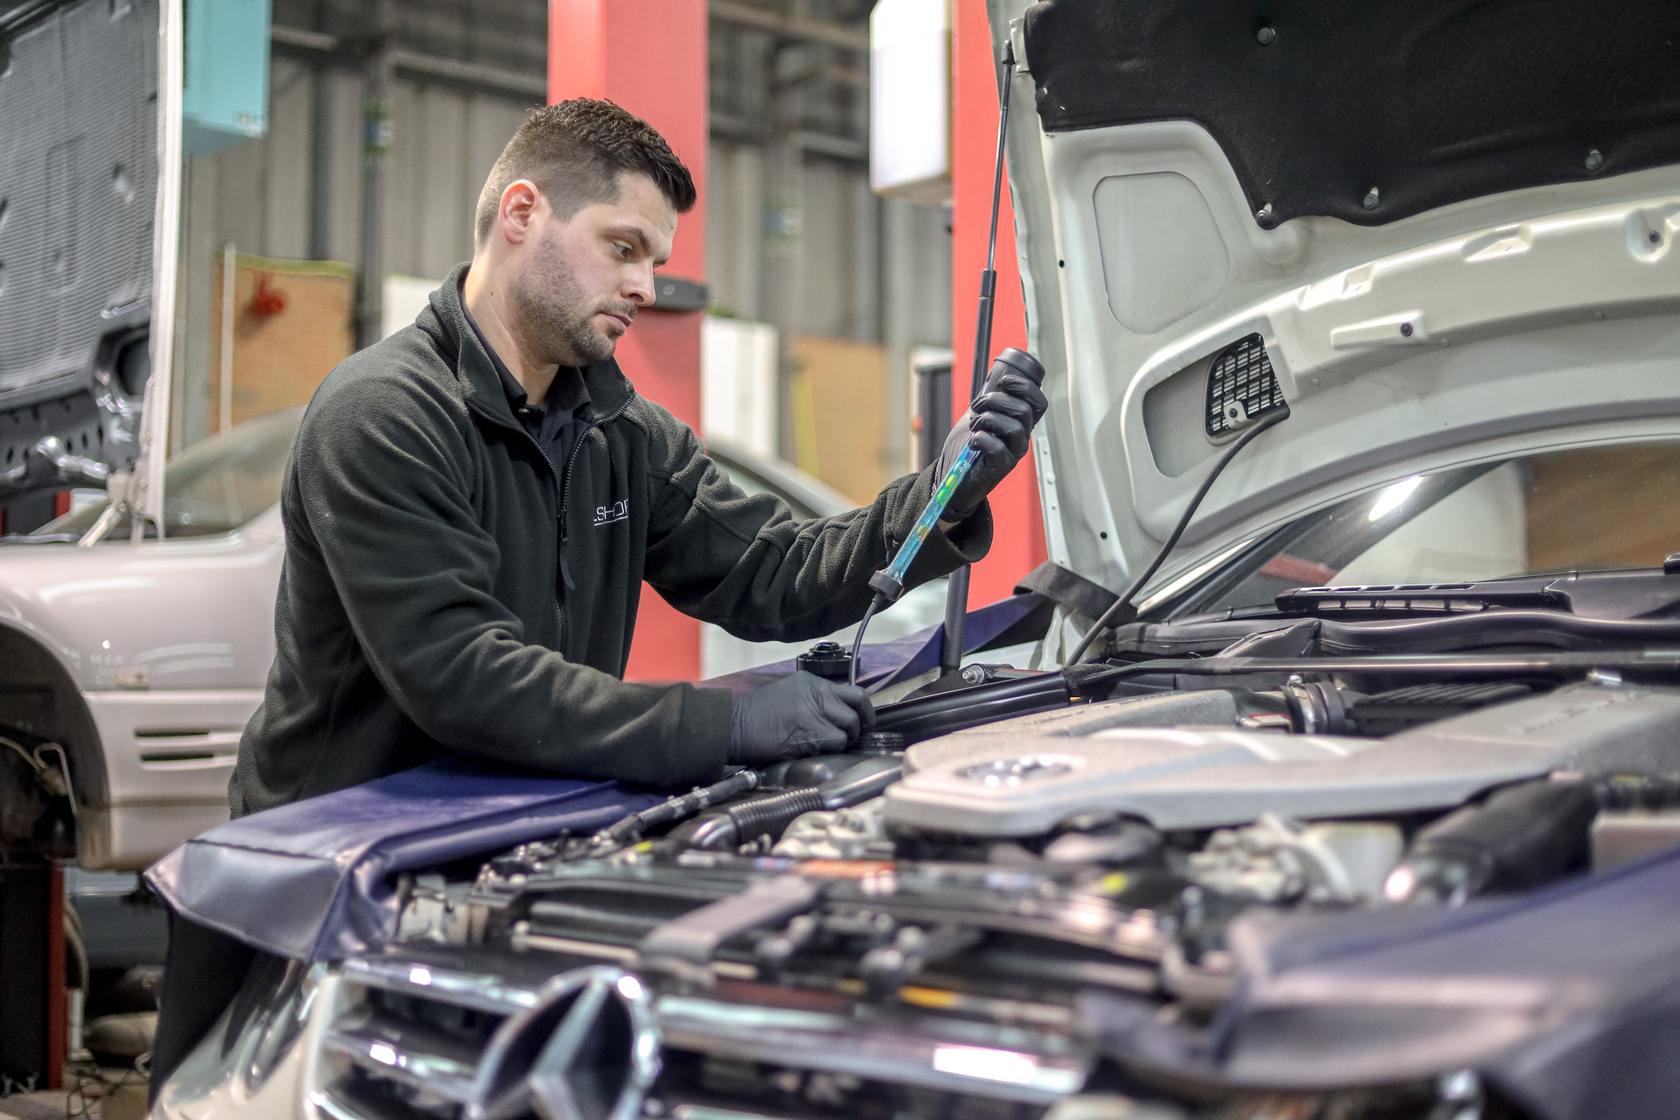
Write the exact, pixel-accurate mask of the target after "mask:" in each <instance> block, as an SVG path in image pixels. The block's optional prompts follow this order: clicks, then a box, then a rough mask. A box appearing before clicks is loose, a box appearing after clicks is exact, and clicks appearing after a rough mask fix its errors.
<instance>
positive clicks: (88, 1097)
mask: <svg viewBox="0 0 1680 1120" xmlns="http://www.w3.org/2000/svg"><path fill="white" fill-rule="evenodd" d="M64 1081H65V1084H66V1086H68V1087H67V1088H65V1089H49V1090H46V1091H43V1092H39V1093H14V1094H12V1095H11V1096H9V1097H0V1120H68V1118H72V1117H89V1118H93V1120H140V1118H141V1117H144V1116H145V1114H146V1080H145V1078H143V1077H141V1076H140V1075H139V1074H137V1073H135V1072H134V1071H133V1070H132V1069H130V1070H122V1069H100V1068H98V1067H96V1066H92V1065H86V1066H82V1065H77V1066H72V1067H69V1068H67V1069H66V1070H65V1071H64Z"/></svg>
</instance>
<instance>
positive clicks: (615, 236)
mask: <svg viewBox="0 0 1680 1120" xmlns="http://www.w3.org/2000/svg"><path fill="white" fill-rule="evenodd" d="M694 201H695V191H694V184H693V181H692V180H691V178H690V177H689V173H688V170H687V169H686V168H685V167H683V165H682V163H681V162H680V161H679V160H678V159H677V158H676V156H675V155H674V154H673V153H672V152H671V149H670V148H669V147H668V146H667V145H666V143H665V142H664V140H662V139H661V138H660V137H659V135H658V133H656V132H655V131H654V130H653V129H652V128H650V127H649V126H648V125H647V124H646V123H644V122H643V121H641V120H638V119H637V118H635V117H633V116H631V115H630V114H629V113H626V112H625V111H624V110H622V109H620V108H618V107H617V106H615V105H612V104H610V103H608V102H604V101H588V100H578V101H569V102H565V103H562V104H559V105H553V106H550V107H548V108H546V109H542V110H539V111H537V112H536V113H534V114H532V116H531V118H530V120H528V121H527V122H526V123H525V125H524V126H522V127H521V128H520V130H519V132H518V133H517V134H516V135H515V136H514V138H513V139H512V140H511V141H510V142H509V143H508V145H507V148H506V149H505V150H504V151H503V152H502V155H501V158H500V159H498V160H497V161H496V165H495V167H494V168H493V169H492V170H491V172H490V177H489V180H488V181H487V182H486V183H485V186H484V190H483V193H482V194H481V195H480V198H479V205H478V213H477V225H476V229H475V247H474V254H473V259H472V261H471V263H470V264H469V265H465V266H461V267H458V268H456V269H455V271H454V272H453V273H452V274H451V275H450V277H449V278H448V279H447V280H446V281H445V282H444V284H443V286H442V287H440V288H439V289H438V290H437V291H436V292H434V293H432V297H431V302H430V306H429V307H428V308H427V309H426V310H425V311H423V312H422V313H421V314H420V317H419V318H418V319H417V320H416V321H415V323H414V325H413V326H411V327H408V328H406V329H404V330H401V331H399V332H397V333H396V334H394V335H392V336H391V337H390V338H388V339H386V340H384V341H383V342H381V343H379V344H377V345H375V346H372V347H369V348H368V349H366V350H363V351H362V352H361V353H359V354H356V355H355V356H353V357H351V358H349V359H347V360H346V361H344V362H343V363H341V364H340V365H339V366H338V368H336V369H334V370H333V371H332V373H331V374H329V375H328V376H327V378H326V380H325V381H324V382H322V384H321V387H320V389H319V390H317V391H316V393H315V397H314V399H313V400H312V401H311V403H310V406H309V409H308V411H307V412H306V413H305V415H304V420H303V424H302V426H301V428H300V429H299V431H298V436H297V442H296V444H295V445H294V447H293V451H292V457H291V461H290V463H289V464H288V466H287V471H286V478H285V483H284V488H283V491H282V498H281V505H282V511H283V513H284V516H285V524H286V558H285V566H284V569H283V571H282V574H281V579H280V591H279V600H278V602H277V604H276V609H275V659H274V666H273V668H272V670H271V671H270V673H269V678H268V688H267V693H266V695H265V697H264V700H263V704H262V707H261V708H260V709H259V710H258V712H257V714H256V715H255V716H254V717H253V718H252V720H251V722H250V724H249V726H248V727H247V728H246V729H245V735H244V738H243V740H242V741H241V743H240V749H239V762H238V765H237V768H236V769H235V771H234V775H233V778H232V780H231V781H230V782H229V788H228V797H229V803H230V807H231V809H232V812H233V814H234V815H235V816H241V815H244V814H246V813H252V812H256V811H258V810H261V809H266V808H270V807H272V806H276V805H282V804H285V803H287V802H290V801H295V800H298V799H300V798H305V797H313V796H315V795H317V794H322V793H326V792H329V791H332V790H337V789H343V788H345V787H347V786H351V785H355V784H358V783H360V782H365V781H368V780H370V779H373V778H377V777H380V776H382V775H386V774H390V773H394V772H396V771H399V770H404V769H408V768H410V767H413V766H417V765H419V764H420V763H423V762H425V761H427V760H429V759H431V758H435V757H437V756H439V755H443V754H448V753H454V754H462V755H472V756H477V757H480V758H487V759H491V760H499V761H504V762H511V763H517V764H520V765H524V766H530V767H536V768H540V769H544V770H550V771H554V772H558V773H562V774H567V775H573V776H576V777H580V778H619V779H625V780H630V781H635V782H641V783H646V784H650V785H656V786H667V787H687V786H691V785H695V784H698V783H704V782H710V781H713V780H715V779H717V778H718V777H719V776H720V775H721V772H722V771H723V769H724V767H725V765H727V764H729V763H745V764H763V763H767V762H771V761H774V760H776V759H780V758H789V757H795V756H798V755H803V754H810V753H813V752H816V751H819V750H840V749H842V748H843V747H844V746H845V744H846V743H847V742H849V741H851V740H852V739H854V738H855V737H856V735H857V733H858V731H859V729H860V727H861V726H863V725H864V724H866V723H867V722H868V721H869V720H870V719H871V718H872V712H871V709H870V707H869V701H868V698H867V697H866V696H865V695H864V693H863V691H862V690H861V689H857V688H850V687H846V686H843V685H836V684H832V683H830V682H828V681H824V680H821V679H819V678H817V677H814V676H812V675H810V674H808V673H797V674H793V675H792V676H790V677H787V678H785V679H784V680H782V681H779V682H777V683H776V684H772V685H769V686H767V687H765V688H762V689H760V690H758V691H757V692H754V693H752V694H751V695H749V696H746V697H744V698H742V699H740V700H733V701H732V700H731V697H730V694H729V693H728V692H725V691H722V690H716V689H705V688H698V687H696V686H694V685H692V684H668V685H653V684H632V683H628V682H626V681H624V680H623V679H622V676H623V673H624V667H625V663H626V661H627V659H628V656H629V651H630V638H631V632H632V630H633V629H634V626H635V618H636V605H637V598H638V595H639V593H640V589H641V585H642V582H643V581H644V580H645V581H646V582H648V583H649V584H651V585H652V586H653V587H654V588H655V589H656V590H658V592H659V593H660V594H661V595H663V596H664V597H665V599H666V600H667V601H669V602H670V603H672V604H673V605H674V606H676V607H677V608H678V609H679V610H682V611H684V612H685V613H687V614H690V615H692V616H694V617H696V618H700V619H704V620H706V621H710V622H716V623H718V624H720V625H722V626H723V627H724V628H726V629H727V630H729V631H730V632H731V633H733V634H736V635H738V636H740V637H744V638H749V639H753V640H799V639H804V638H813V637H818V636H820V635H822V634H826V633H829V632H830V631H832V630H835V629H837V628H838V627H841V626H844V625H846V624H848V623H851V622H855V621H857V620H858V619H859V618H860V617H862V615H863V612H864V610H865V609H866V607H867V606H868V603H869V600H870V597H871V593H870V591H869V588H868V586H867V584H868V579H869V577H870V575H871V574H872V573H873V572H874V571H875V570H876V569H877V568H880V567H882V566H883V565H885V564H886V562H887V561H888V559H889V558H890V557H891V555H892V554H893V553H894V552H895V551H896V549H897V547H898V545H899V543H900V542H901V541H903V540H904V538H905V536H906V535H907V534H909V532H910V530H911V527H912V526H913V525H914V523H915V520H916V518H917V516H918V515H919V514H920V512H921V510H922V509H923V507H924V506H925V505H926V503H927V500H928V497H929V495H930V494H931V493H932V489H933V486H934V484H935V483H936V482H937V480H938V478H940V477H942V476H943V474H944V472H945V469H946V468H947V467H948V465H949V463H950V461H951V460H952V459H954V458H955V456H956V455H957V454H958V453H960V452H961V450H962V448H963V447H964V446H965V445H966V444H967V443H968V442H969V441H970V440H971V439H972V440H974V441H975V442H976V444H977V445H978V447H979V448H980V451H981V456H980V458H979V460H978V461H977V462H976V464H975V466H974V467H973V468H971V470H970V473H969V475H968V477H967V479H966V480H965V482H964V484H963V485H962V487H960V488H959V489H958V491H957V492H956V494H955V495H953V497H952V500H951V502H950V504H949V505H948V506H947V517H948V520H947V521H944V522H941V531H940V532H936V533H933V534H931V535H930V536H929V537H928V539H927V542H926V544H925V545H924V546H923V548H922V551H921V554H920V556H919V557H918V558H917V561H916V563H915V564H914V565H913V566H912V568H911V570H910V573H909V578H908V580H907V581H906V582H907V584H909V585H914V584H916V583H921V582H924V581H926V580H928V579H930V578H932V577H934V576H937V575H940V574H943V573H945V572H948V571H950V570H952V569H954V568H956V567H957V566H959V565H961V564H964V563H968V562H972V561H974V560H978V559H979V558H980V557H981V556H983V555H984V554H985V552H986V549H987V548H988V546H989V545H990V542H991V518H990V513H989V511H988V510H987V507H986V504H985V496H986V494H987V493H988V492H989V491H990V490H991V489H992V487H994V486H995V485H996V484H997V483H998V482H999V481H1000V480H1001V479H1002V478H1003V477H1004V476H1005V475H1006V474H1007V473H1008V472H1009V471H1010V469H1012V468H1013V467H1014V465H1015V464H1016V462H1018V461H1019V459H1020V458H1021V456H1022V455H1023V454H1025V453H1026V449H1027V441H1028V435H1029V433H1030V432H1031V429H1032V426H1033V424H1035V423H1036V422H1037V420H1038V418H1039V416H1040V415H1042V413H1043V411H1044V407H1045V401H1044V397H1043V395H1042V394H1041V393H1040V392H1039V391H1038V389H1037V387H1036V386H1034V385H1033V383H1032V382H1031V381H1030V380H1028V379H1026V378H1024V377H1020V376H1016V375H1009V376H1006V377H1004V378H1002V380H1001V382H1000V383H999V384H998V385H997V386H996V391H994V392H991V393H989V394H987V395H986V396H985V397H983V398H982V399H981V400H980V401H979V402H977V404H976V405H975V407H974V408H973V409H972V410H971V411H970V413H969V414H968V415H967V416H965V417H964V418H963V420H962V422H960V423H959V424H958V425H957V426H956V428H955V430H954V431H953V433H952V436H951V439H950V441H949V442H948V443H947V445H946V448H945V455H944V460H945V461H944V463H942V464H940V465H937V466H936V467H934V468H930V469H928V470H925V471H923V472H921V473H920V474H917V475H909V476H906V477H904V478H901V479H898V480H897V481H895V482H893V483H891V484H890V485H889V486H888V487H887V488H886V489H885V490H883V491H882V493H881V495H880V497H878V498H877V499H876V500H875V502H874V503H873V504H872V505H870V506H868V507H867V508H863V509H857V510H853V511H851V512H848V513H844V514H840V515H838V516H836V517H831V518H827V519H824V520H816V521H806V522H799V521H795V520H793V518H792V517H791V515H790V513H789V511H788V508H787V506H786V504H785V503H783V502H781V501H780V500H778V499H776V498H773V497H770V496H768V495H759V496H756V497H748V496H747V495H746V494H744V493H742V492H741V491H740V490H739V489H737V488H736V487H735V486H733V485H731V484H730V482H729V480H728V479H727V478H726V477H725V476H724V474H723V473H722V472H721V471H720V470H719V469H718V468H717V467H716V466H715V465H714V464H713V463H712V462H711V460H710V459H708V458H707V457H706V454H705V449H704V448H703V447H702V446H701V444H700V441H699V439H697V438H696V437H695V434H694V433H693V432H692V431H691V430H689V428H688V427H687V426H686V425H684V424H682V423H681V422H680V421H678V420H677V419H675V418H674V417H673V416H672V415H671V414H670V413H669V412H667V411H666V410H665V409H663V408H661V407H660V406H658V405H657V404H654V403H653V402H651V401H648V400H646V399H645V398H642V397H640V396H638V395H637V393H636V391H635V387H634V386H633V385H631V384H630V382H629V381H628V380H627V379H626V378H625V377H624V375H623V374H622V373H621V372H620V371H619V368H618V365H617V363H615V362H614V361H613V360H612V356H613V351H614V349H615V347H616V345H617V343H618V340H619V339H620V338H622V337H623V336H624V334H625V332H626V331H628V330H630V328H631V324H632V323H633V322H634V321H635V319H636V316H637V314H638V313H639V312H640V311H641V310H642V309H643V308H645V307H647V306H649V305H650V304H652V303H653V300H654V288H653V270H654V268H655V267H657V266H658V265H659V264H661V263H663V262H664V261H665V260H666V259H667V258H668V257H669V256H670V252H671V244H672V239H673V238H674V237H675V235H676V230H677V218H678V215H679V214H682V213H685V212H687V211H688V210H689V209H690V208H691V207H692V206H693V205H694ZM253 959H257V960H266V963H267V964H268V965H269V966H272V965H274V964H275V963H276V962H275V961H274V959H273V958H265V957H264V955H263V954H257V953H255V952H254V951H253V950H252V949H250V948H248V947H246V946H244V945H243V944H241V943H240V942H238V941H236V940H234V939H232V938H229V937H226V936H224V935H222V934H219V933H216V932H215V931H212V930H209V929H206V928H204V927H201V926H198V925H196V924H194V923H191V922H188V921H185V920H183V919H181V918H180V917H179V916H177V915H171V924H170V948H169V965H168V968H167V970H166V973H165V980H164V992H163V999H162V1015H161V1017H160V1021H159V1026H158V1035H157V1040H156V1045H155V1046H154V1050H153V1058H152V1075H153V1081H152V1086H153V1092H154V1093H155V1092H156V1090H157V1088H158V1087H159V1086H161V1085H162V1083H163V1082H164V1081H165V1080H166V1079H167V1077H168V1076H169V1073H170V1072H171V1071H172V1070H173V1069H174V1068H175V1067H176V1066H177V1065H178V1064H179V1063H180V1061H181V1060H182V1059H183V1058H185V1057H186V1055H187V1054H188V1053H189V1052H190V1051H191V1049H192V1047H193V1046H194V1045H196V1044H197V1042H198V1040H199V1039H200V1038H202V1037H203V1035H204V1033H205V1031H207V1030H208V1029H209V1027H210V1026H211V1025H212V1024H213V1023H214V1022H215V1020H216V1018H217V1017H218V1016H219V1015H220V1014H221V1012H222V1010H223V1009H225V1008H226V1006H227V1005H228V1003H229V1002H230V1001H231V1000H232V998H233V995H234V992H235V990H236V989H237V987H238V985H239V983H240V981H241V980H242V979H243V978H244V976H245V975H246V973H247V971H248V970H249V969H250V968H251V967H252V961H253Z"/></svg>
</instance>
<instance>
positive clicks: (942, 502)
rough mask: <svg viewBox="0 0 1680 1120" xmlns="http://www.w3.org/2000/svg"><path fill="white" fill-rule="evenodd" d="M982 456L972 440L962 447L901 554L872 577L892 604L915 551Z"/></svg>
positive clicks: (900, 591)
mask: <svg viewBox="0 0 1680 1120" xmlns="http://www.w3.org/2000/svg"><path fill="white" fill-rule="evenodd" d="M979 457H980V452H979V450H977V449H976V448H975V446H974V444H972V443H970V444H969V445H968V446H967V447H965V448H963V449H962V454H961V455H958V456H957V461H956V462H954V463H952V464H951V469H950V470H949V471H946V472H945V477H944V478H943V479H941V480H940V483H939V488H938V489H937V490H935V491H934V492H933V497H932V499H930V500H929V502H928V504H927V508H926V509H924V510H922V515H921V516H920V517H918V518H917V519H916V524H915V526H914V527H912V528H911V530H910V535H909V536H908V537H905V538H904V543H903V544H901V545H899V546H898V554H897V555H896V556H894V557H893V558H892V563H891V564H888V565H887V566H886V567H885V568H883V569H881V570H880V571H878V572H876V573H875V574H874V575H873V576H871V577H870V580H869V586H870V587H871V588H872V589H873V590H875V591H878V592H880V593H881V594H883V595H885V596H886V597H887V602H889V603H892V602H896V601H897V600H898V597H899V596H900V595H902V594H904V576H905V573H907V572H909V570H910V565H911V563H912V562H914V561H915V559H916V554H917V553H918V552H920V551H921V550H922V544H923V542H925V541H926V540H927V536H928V534H929V533H931V532H933V527H934V526H935V525H937V524H939V518H940V515H941V514H943V513H944V512H945V507H946V506H947V505H949V504H950V502H951V495H952V494H955V493H956V492H957V487H958V486H961V485H962V480H963V479H964V478H966V477H967V476H968V468H969V467H972V466H973V465H974V460H976V459H978V458H979Z"/></svg>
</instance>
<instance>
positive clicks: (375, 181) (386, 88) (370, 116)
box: [356, 0, 391, 348]
mask: <svg viewBox="0 0 1680 1120" xmlns="http://www.w3.org/2000/svg"><path fill="white" fill-rule="evenodd" d="M390 86H391V5H390V0H372V3H370V4H369V34H368V54H367V59H366V61H365V62H364V64H363V67H362V237H361V241H362V246H361V248H362V252H361V271H360V274H359V277H358V283H357V292H356V308H357V313H356V346H357V347H358V348H361V347H367V346H372V345H373V344H374V343H375V342H378V341H379V339H380V337H381V336H382V335H383V334H384V331H385V157H386V156H387V155H388V154H389V153H390V150H391V95H390Z"/></svg>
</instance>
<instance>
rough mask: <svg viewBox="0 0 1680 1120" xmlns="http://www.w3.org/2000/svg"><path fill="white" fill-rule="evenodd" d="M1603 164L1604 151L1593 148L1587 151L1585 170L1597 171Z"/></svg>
mask: <svg viewBox="0 0 1680 1120" xmlns="http://www.w3.org/2000/svg"><path fill="white" fill-rule="evenodd" d="M1603 166H1604V153H1603V152H1601V151H1599V150H1598V149H1597V148H1594V149H1593V150H1592V151H1590V152H1588V153H1587V170H1588V171H1597V170H1598V169H1599V168H1601V167H1603Z"/></svg>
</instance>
